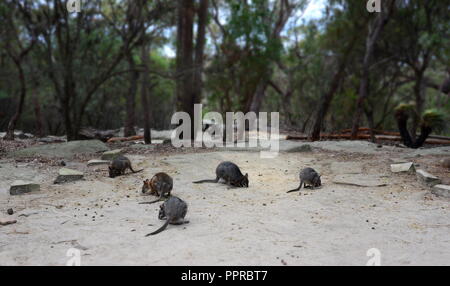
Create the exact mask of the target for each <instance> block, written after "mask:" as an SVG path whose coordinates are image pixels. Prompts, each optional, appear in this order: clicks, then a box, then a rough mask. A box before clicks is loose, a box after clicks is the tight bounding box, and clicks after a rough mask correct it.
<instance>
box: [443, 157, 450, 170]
mask: <svg viewBox="0 0 450 286" xmlns="http://www.w3.org/2000/svg"><path fill="white" fill-rule="evenodd" d="M442 167H444V168H447V169H450V158H445V159H444V160H442Z"/></svg>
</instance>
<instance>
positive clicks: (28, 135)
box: [14, 131, 34, 139]
mask: <svg viewBox="0 0 450 286" xmlns="http://www.w3.org/2000/svg"><path fill="white" fill-rule="evenodd" d="M14 133H15V132H14ZM14 136H15V137H17V138H19V139H31V138H34V135H33V134H31V133H23V132H22V131H20V132H18V133H17V134H16V133H15V134H14Z"/></svg>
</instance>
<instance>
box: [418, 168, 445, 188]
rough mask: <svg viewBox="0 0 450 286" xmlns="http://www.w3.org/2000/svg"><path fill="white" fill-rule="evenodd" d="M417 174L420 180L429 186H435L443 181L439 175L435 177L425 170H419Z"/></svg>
mask: <svg viewBox="0 0 450 286" xmlns="http://www.w3.org/2000/svg"><path fill="white" fill-rule="evenodd" d="M416 174H417V177H418V178H419V180H420V181H421V182H422V183H424V184H425V185H427V186H429V187H433V186H435V185H438V184H440V183H441V180H440V179H439V178H438V177H435V176H433V175H431V174H430V173H428V172H426V171H424V170H417V172H416Z"/></svg>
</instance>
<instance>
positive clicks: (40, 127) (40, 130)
mask: <svg viewBox="0 0 450 286" xmlns="http://www.w3.org/2000/svg"><path fill="white" fill-rule="evenodd" d="M33 105H34V115H35V120H36V132H35V133H36V134H35V135H36V136H37V137H39V138H41V137H44V124H43V122H42V113H41V104H40V102H39V96H38V91H37V87H35V90H34V91H33Z"/></svg>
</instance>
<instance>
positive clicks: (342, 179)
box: [333, 174, 387, 187]
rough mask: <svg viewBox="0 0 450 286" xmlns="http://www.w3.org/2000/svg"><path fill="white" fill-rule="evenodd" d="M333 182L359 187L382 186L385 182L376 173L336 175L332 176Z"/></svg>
mask: <svg viewBox="0 0 450 286" xmlns="http://www.w3.org/2000/svg"><path fill="white" fill-rule="evenodd" d="M333 182H334V183H336V184H343V185H352V186H360V187H382V186H386V185H387V182H386V181H385V180H383V179H381V177H380V176H376V175H363V174H358V175H349V174H344V175H337V176H335V177H334V179H333Z"/></svg>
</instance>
